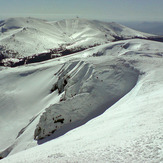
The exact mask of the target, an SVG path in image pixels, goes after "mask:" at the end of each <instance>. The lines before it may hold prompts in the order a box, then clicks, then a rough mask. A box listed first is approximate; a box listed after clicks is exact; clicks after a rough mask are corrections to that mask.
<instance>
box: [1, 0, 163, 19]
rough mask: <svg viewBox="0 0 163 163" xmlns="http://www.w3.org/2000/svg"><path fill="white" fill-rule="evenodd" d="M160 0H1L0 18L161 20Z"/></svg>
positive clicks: (162, 3) (162, 2) (162, 11)
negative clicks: (77, 17)
mask: <svg viewBox="0 0 163 163" xmlns="http://www.w3.org/2000/svg"><path fill="white" fill-rule="evenodd" d="M162 8H163V0H0V18H1V19H2V18H3V19H4V18H8V17H18V16H23V17H24V16H31V17H32V16H33V17H39V18H44V19H63V18H73V17H76V16H79V17H82V18H89V19H101V20H110V21H163V9H162Z"/></svg>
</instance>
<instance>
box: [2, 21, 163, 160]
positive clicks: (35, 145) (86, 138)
mask: <svg viewBox="0 0 163 163" xmlns="http://www.w3.org/2000/svg"><path fill="white" fill-rule="evenodd" d="M13 21H14V20H13ZM38 21H39V22H40V20H38ZM76 21H77V20H76ZM84 21H85V20H84ZM10 22H11V21H10ZM21 22H22V21H21ZM41 22H42V23H44V21H41ZM68 22H70V21H68ZM68 22H67V28H72V27H71V26H70V24H72V23H70V24H69V23H68ZM93 22H94V23H96V24H97V26H98V22H97V21H93ZM46 23H47V22H46ZM55 23H58V22H55ZM55 23H48V25H50V26H51V25H53V24H55ZM64 23H66V21H61V22H60V23H59V24H58V25H60V26H61V25H63V24H64ZM80 23H81V22H80ZM85 23H86V22H84V23H83V25H84V24H85ZM14 24H15V22H14ZM34 24H36V23H34ZM9 25H10V24H9ZM9 25H8V26H9ZM21 25H22V24H21V23H20V24H19V26H21ZM23 25H24V23H23ZM69 26H70V27H69ZM62 27H63V26H62ZM64 27H65V26H64ZM80 27H81V28H82V25H80ZM6 28H7V27H6ZM91 28H92V27H91ZM16 30H19V29H16ZM63 31H66V29H63ZM79 31H81V29H79ZM116 31H118V30H116ZM66 32H67V33H68V31H66ZM73 33H75V32H73ZM88 33H89V32H88ZM74 37H76V36H74ZM0 91H1V94H0V133H1V134H0V156H1V157H5V156H7V155H8V156H7V157H6V158H4V159H2V160H1V161H0V162H6V163H7V162H9V163H12V162H13V163H27V162H29V163H32V162H33V163H35V162H43V163H44V162H50V163H51V162H61V163H64V162H116V163H118V162H119V163H121V162H126V163H131V162H133V163H142V162H151V163H159V162H163V143H162V142H163V131H162V128H163V109H162V106H163V98H162V97H163V93H162V92H163V43H159V42H154V41H147V40H140V39H132V40H124V41H117V42H112V43H107V44H104V45H100V46H97V47H94V48H91V49H88V50H85V51H82V52H78V53H75V54H72V55H68V56H64V57H60V58H56V59H52V60H49V61H44V62H41V63H35V64H30V65H24V66H20V67H16V68H9V67H8V68H4V67H1V71H0ZM98 115H99V116H98ZM92 118H93V119H92ZM76 127H78V128H76ZM48 135H50V136H48ZM34 137H35V138H36V139H40V138H44V139H42V140H34Z"/></svg>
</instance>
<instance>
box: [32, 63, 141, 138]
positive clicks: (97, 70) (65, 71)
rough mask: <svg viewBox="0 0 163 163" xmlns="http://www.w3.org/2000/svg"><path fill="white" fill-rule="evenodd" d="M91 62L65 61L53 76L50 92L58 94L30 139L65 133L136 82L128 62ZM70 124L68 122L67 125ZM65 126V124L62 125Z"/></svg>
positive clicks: (92, 115) (109, 104) (119, 96)
mask: <svg viewBox="0 0 163 163" xmlns="http://www.w3.org/2000/svg"><path fill="white" fill-rule="evenodd" d="M118 62H119V64H118V66H116V65H110V66H109V67H106V68H105V66H106V65H105V64H104V65H101V64H96V65H92V64H90V63H86V62H83V61H77V62H71V63H66V64H65V65H64V66H63V67H62V68H61V69H60V70H59V71H58V73H56V74H55V75H56V76H57V77H58V81H57V82H56V83H55V84H54V86H53V88H52V89H51V92H53V91H58V93H59V94H61V95H62V97H61V100H60V103H58V104H54V105H51V106H50V107H49V108H47V109H46V110H45V112H44V113H43V114H42V116H41V117H40V120H39V123H38V125H37V127H36V130H35V133H34V138H35V139H37V140H39V139H43V138H45V137H46V136H50V135H51V134H53V133H54V132H57V131H59V132H63V133H64V132H65V129H66V128H67V127H68V126H71V127H72V128H74V127H76V126H79V125H82V124H83V123H85V122H87V121H88V120H90V119H91V118H93V117H95V116H97V115H99V114H100V113H103V112H104V111H105V110H106V109H107V108H108V107H109V106H111V105H112V104H113V103H115V102H116V101H117V100H119V99H120V98H121V97H122V96H123V95H125V94H126V93H127V92H128V91H130V90H131V89H132V88H133V87H134V86H135V84H136V82H137V79H138V75H139V72H138V71H137V70H135V69H133V68H132V67H130V66H129V65H128V64H124V63H120V62H121V61H118ZM70 123H71V125H69V124H70ZM65 126H66V127H65Z"/></svg>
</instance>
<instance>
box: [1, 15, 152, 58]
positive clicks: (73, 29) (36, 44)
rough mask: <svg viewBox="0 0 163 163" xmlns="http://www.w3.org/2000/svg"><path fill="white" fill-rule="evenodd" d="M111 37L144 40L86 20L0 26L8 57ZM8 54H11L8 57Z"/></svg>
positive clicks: (23, 20) (130, 32) (24, 20)
mask: <svg viewBox="0 0 163 163" xmlns="http://www.w3.org/2000/svg"><path fill="white" fill-rule="evenodd" d="M113 36H119V37H123V38H132V37H135V36H139V37H148V36H152V35H150V34H145V33H142V32H139V31H135V30H132V29H130V28H127V27H125V26H122V25H119V24H117V23H105V22H100V21H94V20H86V19H78V18H77V19H69V20H61V21H57V22H48V21H46V20H41V19H35V18H30V17H29V18H10V19H7V20H4V21H2V22H0V46H2V47H4V49H5V51H9V52H7V54H6V56H8V57H23V56H31V55H34V54H38V53H43V52H48V51H49V50H50V49H55V48H58V47H59V46H60V45H65V46H66V47H67V48H74V47H88V46H92V45H95V44H103V43H105V42H110V41H113V40H114V37H113ZM11 51H12V53H11Z"/></svg>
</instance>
